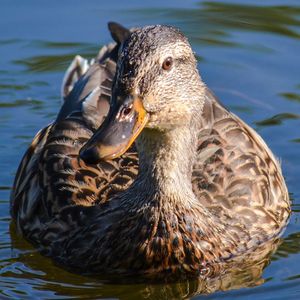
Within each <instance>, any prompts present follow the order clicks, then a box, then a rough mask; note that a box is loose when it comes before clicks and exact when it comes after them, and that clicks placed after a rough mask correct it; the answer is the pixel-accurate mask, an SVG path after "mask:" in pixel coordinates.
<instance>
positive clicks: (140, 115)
mask: <svg viewBox="0 0 300 300" xmlns="http://www.w3.org/2000/svg"><path fill="white" fill-rule="evenodd" d="M201 85H202V83H201V80H200V77H199V74H198V71H197V62H196V59H195V56H194V53H193V51H192V49H191V46H190V44H189V42H188V40H187V38H186V37H185V36H184V35H183V34H182V33H181V32H180V31H179V30H178V29H176V28H174V27H170V26H161V25H156V26H147V27H144V28H141V29H137V30H135V31H134V32H132V33H131V34H130V35H129V37H128V38H127V40H126V41H125V42H124V43H123V45H122V46H121V49H120V51H119V58H118V63H117V70H116V75H115V79H114V84H113V89H112V99H111V108H110V112H109V114H108V116H107V118H106V120H105V121H104V123H103V124H102V125H101V126H100V128H99V129H98V130H97V132H96V133H95V134H94V135H93V137H92V138H91V139H90V140H89V141H88V142H87V144H86V145H85V146H84V147H83V148H82V150H81V152H80V156H81V158H82V159H83V160H84V161H85V162H87V163H97V162H99V160H101V159H104V160H106V159H113V158H116V157H118V156H120V155H122V154H123V153H124V152H125V151H126V150H127V149H128V148H129V147H130V145H131V144H132V143H133V142H134V140H135V139H136V138H137V136H138V135H139V134H140V132H141V131H142V130H143V129H144V128H152V129H154V130H157V131H159V132H165V131H168V130H172V128H174V127H176V126H186V125H189V123H190V122H191V118H192V115H193V114H194V113H195V112H199V111H201V109H202V106H203V103H202V102H201V101H197V100H199V86H201Z"/></svg>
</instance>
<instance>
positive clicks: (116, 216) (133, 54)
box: [11, 23, 290, 276]
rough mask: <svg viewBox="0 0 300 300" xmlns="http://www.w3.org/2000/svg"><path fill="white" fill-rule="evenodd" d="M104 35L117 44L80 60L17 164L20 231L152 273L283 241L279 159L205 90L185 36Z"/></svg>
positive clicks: (99, 265)
mask: <svg viewBox="0 0 300 300" xmlns="http://www.w3.org/2000/svg"><path fill="white" fill-rule="evenodd" d="M109 27H110V30H111V32H112V36H113V38H114V39H115V41H116V42H117V43H116V44H113V45H108V46H105V47H104V48H102V50H101V51H100V52H99V54H98V56H97V58H96V60H95V61H94V62H92V63H91V65H89V64H88V63H87V62H86V61H85V60H84V59H82V58H80V57H76V59H75V60H74V62H73V63H72V65H71V67H70V68H69V70H68V74H67V76H66V78H65V81H64V88H63V95H64V98H65V101H64V104H63V106H62V108H61V110H60V112H59V114H58V117H57V119H56V120H55V121H54V122H53V123H52V124H50V125H49V126H47V127H45V128H44V129H42V130H41V131H40V132H39V133H38V134H37V135H36V137H35V138H34V140H33V142H32V144H31V146H30V147H29V149H28V150H27V152H26V154H25V156H24V158H23V160H22V162H21V164H20V166H19V169H18V172H17V175H16V179H15V183H14V188H13V192H12V200H11V211H12V216H13V218H14V220H15V222H16V224H17V226H18V228H19V230H20V231H21V232H22V233H23V235H24V236H25V237H26V238H27V239H29V240H30V241H31V242H32V243H34V244H35V245H36V246H37V247H38V248H39V249H40V250H41V251H42V253H44V254H46V255H49V256H51V257H53V258H54V260H55V261H57V262H59V263H62V264H64V265H66V266H68V267H71V268H73V269H77V270H80V271H83V272H96V273H102V274H106V275H109V274H122V275H130V274H141V275H144V276H151V275H156V276H157V275H166V274H181V275H184V276H194V275H198V274H201V271H202V270H203V269H205V268H206V267H207V266H211V265H214V264H218V263H226V261H228V260H230V259H232V258H234V257H239V256H241V255H243V254H245V253H249V251H250V252H251V251H253V250H255V249H256V248H257V247H258V246H259V245H261V244H263V243H266V242H267V241H269V240H270V239H272V238H274V237H276V236H278V235H279V234H280V233H281V232H282V229H283V228H284V226H285V225H286V223H287V220H288V217H289V213H290V203H289V198H288V192H287V188H286V185H285V182H284V179H283V176H282V174H281V170H280V166H279V163H278V161H277V160H276V159H275V157H274V156H273V154H272V153H271V151H270V149H269V148H268V147H267V145H266V144H265V143H264V141H263V140H262V138H261V137H260V136H259V135H258V134H257V133H256V132H255V131H254V130H253V129H251V128H250V127H249V126H248V125H246V124H245V123H244V122H243V121H241V120H240V119H239V118H238V117H237V116H235V115H234V114H232V113H231V112H229V111H228V110H227V109H226V108H224V107H223V106H222V104H220V102H219V101H218V100H217V99H216V98H215V97H214V95H213V94H212V93H211V92H210V90H209V89H208V88H207V87H206V86H205V84H204V83H203V82H202V80H201V78H200V76H199V74H198V71H197V64H196V59H195V57H194V54H193V51H192V49H191V47H190V45H189V43H188V41H187V39H186V37H185V36H184V35H183V34H182V33H181V32H179V31H178V30H177V29H175V28H173V27H169V26H160V25H157V26H148V27H144V28H138V29H134V30H132V32H130V31H128V30H127V29H125V28H123V27H121V26H119V25H117V24H115V23H110V25H109ZM109 107H110V109H109ZM107 114H108V115H107ZM106 115H107V117H106ZM103 120H104V121H103ZM100 125H101V126H100ZM134 141H135V146H136V149H137V151H138V158H137V153H136V152H135V148H134V147H135V146H132V147H131V148H129V147H130V146H131V145H132V144H133V142H134ZM128 149H129V150H128ZM127 150H128V151H127ZM126 151H127V152H126ZM181 275H180V276H181Z"/></svg>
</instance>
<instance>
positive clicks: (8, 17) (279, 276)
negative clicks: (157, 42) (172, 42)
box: [0, 0, 300, 299]
mask: <svg viewBox="0 0 300 300" xmlns="http://www.w3.org/2000/svg"><path fill="white" fill-rule="evenodd" d="M0 8H1V9H0V28H1V29H0V268H1V269H0V298H1V299H2V298H5V297H7V298H15V299H26V298H28V299H41V298H42V299H62V298H73V299H74V298H78V299H87V298H90V299H96V298H98V299H99V298H105V299H107V298H110V299H163V298H165V299H180V298H189V297H190V298H193V297H194V298H195V299H198V298H202V297H203V298H208V299H233V298H235V297H238V299H252V298H253V297H256V299H299V298H300V270H299V265H300V254H299V252H300V221H299V216H300V215H299V212H300V186H299V175H298V174H299V167H300V155H299V154H300V129H299V128H300V76H299V70H300V57H299V53H300V4H299V1H298V0H294V1H293V0H267V1H258V0H257V1H254V0H251V1H250V0H247V1H245V0H239V1H238V0H236V1H233V0H232V1H230V0H229V1H226V0H223V1H206V2H205V1H201V2H199V1H193V0H188V1H179V0H176V1H163V2H162V1H158V0H155V1H151V4H150V3H145V2H144V1H137V0H134V1H130V2H129V1H127V2H126V1H115V0H113V1H109V2H108V3H105V2H102V1H96V0H89V1H79V0H75V1H69V0H68V1H58V0H54V1H51V3H50V2H49V3H47V2H44V1H38V0H27V1H17V0H10V1H9V0H2V1H1V3H0ZM110 20H115V21H118V22H121V23H123V24H124V25H126V26H129V27H130V26H138V25H145V24H155V23H164V24H171V25H175V26H178V27H179V28H181V30H182V31H183V32H184V33H185V34H186V35H187V36H188V37H189V39H190V42H191V44H192V46H193V49H194V51H195V52H196V54H197V57H198V60H199V69H200V72H201V74H202V78H203V80H204V81H205V82H206V83H207V84H208V86H209V87H210V88H211V89H212V90H213V91H214V92H215V93H216V94H217V95H218V97H219V98H220V99H221V100H222V102H223V103H224V104H225V105H226V106H227V107H229V108H230V109H231V110H232V111H233V112H234V113H236V114H237V115H239V116H240V117H241V118H242V119H244V120H245V121H246V122H248V123H249V124H250V125H251V126H253V127H254V128H255V129H256V130H257V131H258V132H259V133H260V134H261V135H262V136H263V138H264V139H265V140H266V142H267V143H268V145H269V146H270V148H271V149H272V150H273V152H274V153H275V154H276V156H277V157H279V159H280V161H281V163H282V168H283V173H284V176H285V178H286V182H287V184H288V187H289V191H290V197H291V200H292V209H293V214H292V216H291V220H290V223H289V225H288V227H287V229H286V231H285V233H284V235H283V242H282V244H281V245H280V246H279V249H278V250H277V252H276V253H275V254H273V255H272V258H271V262H269V261H268V260H266V261H263V262H261V263H260V264H258V265H256V266H255V268H254V269H251V270H250V269H249V270H248V272H246V271H245V272H244V273H241V274H239V276H238V277H237V278H235V280H230V278H226V280H225V279H224V280H223V281H222V284H221V285H220V282H216V283H215V288H214V287H213V286H209V287H203V286H201V284H200V285H199V283H198V282H186V283H178V284H156V285H154V284H152V285H151V284H131V285H126V284H108V283H105V282H103V281H100V280H99V279H97V278H95V277H87V276H80V275H77V274H72V273H69V272H67V271H65V270H63V269H61V268H58V267H57V266H55V265H54V264H53V263H52V262H51V261H50V260H49V259H47V258H45V257H42V256H41V255H39V254H38V253H37V252H36V250H35V249H34V248H33V247H31V246H30V245H29V244H28V243H27V242H25V241H24V240H23V239H22V238H21V237H19V236H17V235H16V234H15V233H14V230H10V216H9V194H10V189H11V186H12V182H13V178H14V175H15V172H16V168H17V166H18V163H19V161H20V159H21V156H22V155H23V153H24V151H25V149H26V147H27V146H28V144H29V143H30V141H31V139H32V138H33V136H34V134H35V133H36V132H37V131H38V130H39V129H40V128H41V127H43V126H45V125H46V124H48V123H49V122H51V121H52V120H53V119H54V117H55V116H56V114H57V112H58V110H59V107H60V105H61V102H60V84H61V80H62V77H63V74H64V70H65V69H66V67H67V66H68V64H69V63H70V61H71V60H72V58H73V57H74V56H75V55H76V54H80V55H82V56H86V57H89V58H91V57H93V55H95V54H96V52H97V50H98V48H99V47H100V46H101V45H103V44H104V43H106V42H109V41H110V37H109V34H108V31H107V29H106V23H107V21H110ZM250 271H251V272H250ZM261 272H263V273H262V274H261ZM232 277H234V276H232ZM215 289H220V291H217V292H214V293H211V294H208V295H199V293H200V291H201V290H206V292H213V291H214V290H215ZM227 289H229V290H228V291H222V290H227Z"/></svg>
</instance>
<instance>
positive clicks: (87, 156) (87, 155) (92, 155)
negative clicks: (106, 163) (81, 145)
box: [79, 147, 100, 164]
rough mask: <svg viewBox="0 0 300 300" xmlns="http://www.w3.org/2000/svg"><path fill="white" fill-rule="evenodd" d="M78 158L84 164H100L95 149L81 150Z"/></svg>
mask: <svg viewBox="0 0 300 300" xmlns="http://www.w3.org/2000/svg"><path fill="white" fill-rule="evenodd" d="M79 157H80V158H81V159H82V160H83V161H84V162H85V163H86V164H98V163H99V162H100V157H99V153H98V150H97V148H96V147H91V148H88V149H83V150H81V151H80V153H79Z"/></svg>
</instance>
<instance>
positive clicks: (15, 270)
mask: <svg viewBox="0 0 300 300" xmlns="http://www.w3.org/2000/svg"><path fill="white" fill-rule="evenodd" d="M10 234H11V238H12V241H11V243H12V251H13V252H14V253H16V252H17V253H18V254H17V255H16V256H17V258H11V259H10V263H9V264H8V265H7V266H4V267H3V268H2V270H1V272H0V274H1V276H2V277H3V281H4V282H6V283H7V284H9V283H10V279H12V282H13V283H15V280H16V279H20V280H23V278H24V275H25V274H26V277H27V280H28V283H27V284H30V285H32V286H33V288H34V289H40V288H43V289H44V290H47V291H48V292H49V291H52V292H53V293H57V295H65V296H68V295H69V296H73V297H74V296H78V297H83V296H84V295H86V290H87V289H88V290H89V297H95V298H96V297H99V296H101V297H105V298H106V297H113V296H116V295H115V294H114V287H115V284H109V283H106V284H105V283H103V281H100V280H97V278H95V276H94V277H87V276H81V275H77V274H73V273H68V272H67V271H64V270H61V269H58V267H56V266H54V265H53V264H52V262H51V261H50V259H47V258H45V257H42V256H41V255H40V254H38V253H37V251H36V250H35V249H33V248H32V246H31V245H29V244H27V243H26V242H25V243H24V240H23V238H22V237H21V236H19V235H18V234H16V230H15V228H14V226H13V225H12V226H11V230H10ZM280 243H281V241H280V240H275V241H272V242H270V243H267V244H265V245H263V246H262V247H260V248H259V249H257V250H256V251H255V252H252V253H250V254H248V255H245V256H243V257H242V258H239V259H238V260H235V261H232V262H230V263H228V264H226V269H224V270H223V271H222V272H221V273H219V274H218V276H217V277H212V278H210V277H209V279H208V278H207V276H209V274H207V275H206V276H203V278H199V280H194V281H186V282H181V283H169V284H130V285H126V284H122V285H118V294H119V295H118V297H119V298H120V299H141V298H142V299H181V298H186V297H190V296H192V295H196V294H199V293H205V294H207V293H212V292H215V291H218V290H223V291H225V290H231V289H240V288H244V287H253V286H258V285H260V284H262V283H263V282H264V279H262V277H261V275H262V271H263V269H264V268H265V267H266V265H268V263H269V258H270V255H271V254H272V253H273V252H274V250H276V248H277V247H278V245H279V244H280ZM281 252H282V253H284V250H283V251H281ZM281 252H280V253H281ZM45 279H46V280H45ZM101 282H102V283H101ZM11 295H13V294H11Z"/></svg>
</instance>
